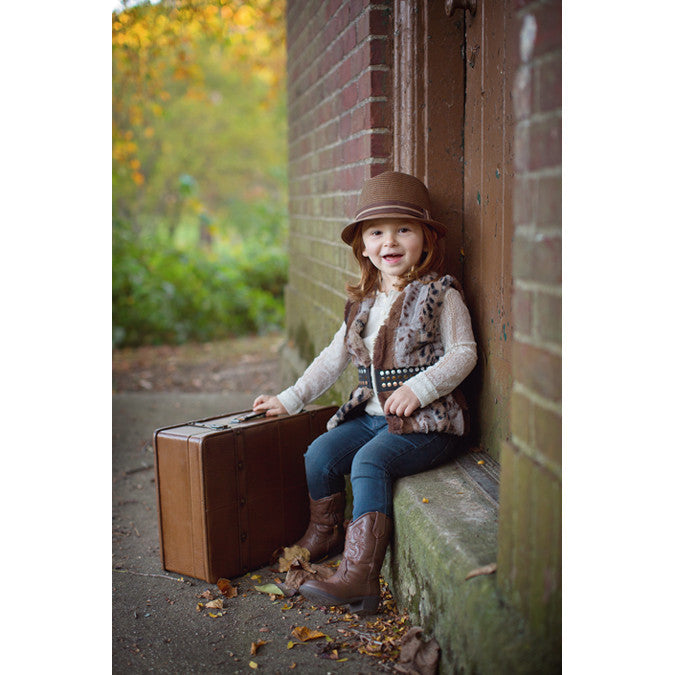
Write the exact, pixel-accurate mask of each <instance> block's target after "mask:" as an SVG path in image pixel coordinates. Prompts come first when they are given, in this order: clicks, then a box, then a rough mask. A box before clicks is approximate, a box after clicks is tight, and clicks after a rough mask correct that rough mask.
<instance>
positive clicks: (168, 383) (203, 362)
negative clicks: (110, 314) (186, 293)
mask: <svg viewBox="0 0 675 675" xmlns="http://www.w3.org/2000/svg"><path fill="white" fill-rule="evenodd" d="M282 342H283V336H282V335H281V334H279V333H275V334H270V335H265V336H261V337H259V336H246V337H242V338H235V339H232V340H226V341H222V342H210V343H204V344H187V345H179V346H169V345H161V346H157V347H137V348H126V349H117V350H114V351H113V355H112V370H113V393H119V392H130V391H147V392H162V391H182V392H195V393H196V392H200V393H210V392H213V393H218V392H221V391H237V392H241V393H251V394H252V393H263V392H267V393H274V392H276V391H278V389H279V384H280V381H279V372H278V371H279V368H278V366H279V355H278V352H279V348H280V347H281V344H282Z"/></svg>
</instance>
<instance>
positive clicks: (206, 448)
mask: <svg viewBox="0 0 675 675" xmlns="http://www.w3.org/2000/svg"><path fill="white" fill-rule="evenodd" d="M336 410H337V408H336V407H335V406H308V407H307V409H306V410H304V411H303V412H301V413H299V414H297V415H280V416H278V417H267V418H266V417H260V416H259V415H256V416H255V417H254V413H252V412H251V411H244V412H238V413H231V414H228V415H223V416H220V417H212V418H208V419H204V420H196V421H194V422H186V423H184V424H179V425H175V426H171V427H164V428H162V429H158V430H157V431H155V435H154V446H155V479H156V485H157V500H158V515H159V535H160V537H159V538H160V548H161V555H162V566H163V567H164V569H165V570H168V571H171V572H178V573H179V574H185V575H186V576H190V577H194V578H196V579H203V580H204V581H207V582H209V583H215V582H216V581H217V580H218V579H219V578H221V577H225V578H232V577H236V576H239V575H241V574H244V573H245V572H247V571H248V570H252V569H257V568H259V567H263V566H265V565H268V564H269V563H270V559H271V556H272V554H273V552H274V551H275V549H277V548H279V547H281V546H290V545H291V544H293V543H294V542H295V541H297V540H298V539H299V538H300V537H301V536H302V535H303V533H304V531H305V528H306V527H307V523H308V521H309V499H308V495H307V483H306V480H305V466H304V458H303V454H304V452H305V451H306V449H307V446H308V445H309V444H310V443H311V442H312V441H313V440H314V439H315V438H316V437H317V436H319V435H320V434H322V433H323V432H324V431H325V430H326V423H327V422H328V420H329V419H330V417H331V416H332V415H333V414H334V413H335V411H336ZM247 418H251V419H247Z"/></svg>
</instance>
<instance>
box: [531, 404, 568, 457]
mask: <svg viewBox="0 0 675 675" xmlns="http://www.w3.org/2000/svg"><path fill="white" fill-rule="evenodd" d="M532 416H533V427H534V446H535V447H536V448H537V450H539V452H541V454H542V455H544V456H545V457H547V458H548V459H550V460H551V461H552V462H554V463H555V464H556V466H558V467H560V466H561V464H562V420H561V418H560V415H559V414H557V413H555V412H551V411H550V410H547V409H545V408H541V407H539V406H537V405H534V407H533V415H532Z"/></svg>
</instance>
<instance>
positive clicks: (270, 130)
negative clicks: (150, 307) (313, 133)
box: [112, 0, 285, 230]
mask: <svg viewBox="0 0 675 675" xmlns="http://www.w3.org/2000/svg"><path fill="white" fill-rule="evenodd" d="M284 12H285V3H284V1H283V0H247V1H246V2H244V1H243V0H164V1H163V2H158V3H155V4H151V3H149V2H145V3H141V4H137V5H134V6H129V7H126V8H125V9H124V10H123V11H120V12H114V13H113V15H112V54H113V115H112V117H113V128H112V155H113V209H114V215H115V217H116V218H119V219H122V220H125V221H130V222H132V223H133V224H134V225H135V226H136V227H137V228H139V227H141V226H142V225H143V224H146V225H147V223H149V222H152V221H153V220H155V221H156V220H157V219H158V218H159V219H164V222H165V223H167V224H168V225H169V227H170V229H171V230H173V229H174V228H175V226H176V224H177V221H178V220H179V219H180V217H181V215H182V214H183V213H184V212H185V207H186V206H187V207H190V208H191V209H192V211H193V212H194V213H202V214H203V213H207V212H208V213H210V214H214V213H215V214H218V213H220V214H221V215H223V214H224V213H226V212H227V205H228V204H229V203H230V201H231V200H233V199H235V198H238V197H241V196H242V195H244V196H246V195H249V196H250V195H253V196H254V197H255V195H256V194H258V195H259V196H265V195H266V194H267V192H268V191H269V190H270V189H273V190H274V189H278V186H277V185H275V183H277V182H278V180H277V179H274V178H270V175H272V176H277V178H278V176H279V174H280V172H281V173H283V168H281V167H283V165H284V164H285V154H284V153H285V147H284V144H285V129H284V128H283V123H284V119H283V114H284V111H283V106H284V100H283V95H284V72H285V44H284V38H285V35H284ZM256 127H257V128H256ZM280 127H281V128H280ZM205 136H207V137H208V142H206V141H204V137H205ZM190 147H192V148H193V149H194V153H195V154H194V155H191V154H190ZM266 174H267V175H266ZM281 180H282V181H283V177H282V179H281ZM195 185H197V186H199V190H197V189H196V188H194V186H195Z"/></svg>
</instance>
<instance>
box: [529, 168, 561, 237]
mask: <svg viewBox="0 0 675 675" xmlns="http://www.w3.org/2000/svg"><path fill="white" fill-rule="evenodd" d="M530 201H531V202H533V201H534V202H536V209H535V214H534V221H535V222H536V224H537V227H538V228H546V229H551V228H552V227H557V228H560V227H561V225H562V180H561V178H560V176H541V177H539V178H538V179H537V184H536V199H535V200H532V199H530Z"/></svg>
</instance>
